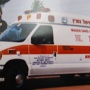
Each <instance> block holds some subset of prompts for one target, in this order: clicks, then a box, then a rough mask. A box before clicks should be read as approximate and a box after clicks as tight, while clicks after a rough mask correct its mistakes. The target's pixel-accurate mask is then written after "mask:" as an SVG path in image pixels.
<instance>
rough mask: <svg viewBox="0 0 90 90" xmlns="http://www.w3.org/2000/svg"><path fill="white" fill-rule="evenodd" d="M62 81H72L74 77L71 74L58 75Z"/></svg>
mask: <svg viewBox="0 0 90 90" xmlns="http://www.w3.org/2000/svg"><path fill="white" fill-rule="evenodd" d="M60 76H61V78H62V79H66V80H68V79H73V78H74V75H73V74H64V75H60Z"/></svg>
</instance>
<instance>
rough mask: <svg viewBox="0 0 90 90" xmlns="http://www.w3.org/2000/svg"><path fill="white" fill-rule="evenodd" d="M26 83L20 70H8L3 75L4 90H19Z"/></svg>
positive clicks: (24, 76)
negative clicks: (13, 89) (8, 89)
mask: <svg viewBox="0 0 90 90" xmlns="http://www.w3.org/2000/svg"><path fill="white" fill-rule="evenodd" d="M25 81H26V73H25V71H24V70H23V69H22V68H16V67H13V68H11V69H10V68H9V70H8V71H7V72H6V75H5V86H6V88H15V89H20V88H23V87H24V84H25Z"/></svg>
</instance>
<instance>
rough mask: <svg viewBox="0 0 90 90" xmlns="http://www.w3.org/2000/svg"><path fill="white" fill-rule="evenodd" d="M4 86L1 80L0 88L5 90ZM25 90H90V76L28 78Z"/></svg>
mask: <svg viewBox="0 0 90 90" xmlns="http://www.w3.org/2000/svg"><path fill="white" fill-rule="evenodd" d="M0 80H1V79H0ZM3 87H4V84H3V81H2V82H0V90H3ZM24 90H90V77H75V78H72V79H62V78H60V77H49V78H46V77H44V78H34V79H33V78H32V79H30V80H27V83H26V87H25V89H24Z"/></svg>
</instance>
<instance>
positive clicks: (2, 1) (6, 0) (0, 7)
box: [0, 0, 10, 19]
mask: <svg viewBox="0 0 90 90" xmlns="http://www.w3.org/2000/svg"><path fill="white" fill-rule="evenodd" d="M8 1H10V0H0V19H1V16H2V6H3V5H4V4H6V3H7V2H8Z"/></svg>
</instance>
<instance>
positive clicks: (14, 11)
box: [2, 0, 90, 24]
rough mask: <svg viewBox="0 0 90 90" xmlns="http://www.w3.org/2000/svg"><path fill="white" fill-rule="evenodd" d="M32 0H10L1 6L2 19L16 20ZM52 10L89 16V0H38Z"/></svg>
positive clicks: (10, 22)
mask: <svg viewBox="0 0 90 90" xmlns="http://www.w3.org/2000/svg"><path fill="white" fill-rule="evenodd" d="M33 1H34V0H10V1H9V2H8V3H6V4H5V5H4V6H3V7H2V10H3V17H2V18H3V20H5V21H7V23H8V24H12V23H13V22H14V21H16V19H17V17H18V16H19V15H24V11H26V10H30V9H31V6H32V3H33ZM40 1H43V3H44V6H45V7H46V8H50V9H51V11H52V12H63V13H71V14H79V15H85V16H90V0H40Z"/></svg>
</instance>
